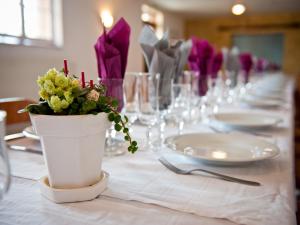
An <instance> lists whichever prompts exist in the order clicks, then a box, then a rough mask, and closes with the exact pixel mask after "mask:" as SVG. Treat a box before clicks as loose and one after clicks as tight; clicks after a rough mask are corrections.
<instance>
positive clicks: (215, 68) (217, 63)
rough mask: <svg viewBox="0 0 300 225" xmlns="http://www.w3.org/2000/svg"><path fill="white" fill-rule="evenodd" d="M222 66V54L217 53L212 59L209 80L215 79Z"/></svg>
mask: <svg viewBox="0 0 300 225" xmlns="http://www.w3.org/2000/svg"><path fill="white" fill-rule="evenodd" d="M222 64H223V54H222V52H218V53H217V54H215V55H214V57H213V62H212V68H211V78H212V79H216V78H217V76H218V72H219V70H220V69H221V67H222Z"/></svg>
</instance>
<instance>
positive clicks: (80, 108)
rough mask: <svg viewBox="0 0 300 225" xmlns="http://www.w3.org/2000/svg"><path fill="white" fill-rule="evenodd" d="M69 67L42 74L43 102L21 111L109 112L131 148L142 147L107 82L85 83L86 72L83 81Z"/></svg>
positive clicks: (61, 113) (65, 113) (131, 150)
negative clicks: (106, 84)
mask: <svg viewBox="0 0 300 225" xmlns="http://www.w3.org/2000/svg"><path fill="white" fill-rule="evenodd" d="M67 71H68V70H67V69H66V65H65V69H63V70H61V71H58V70H56V69H55V68H53V69H50V70H49V71H48V72H47V73H46V74H44V75H43V76H40V77H39V78H38V80H37V84H38V86H39V88H40V90H39V96H40V102H39V103H38V104H30V105H28V106H27V107H26V108H25V109H23V110H21V112H30V113H33V114H44V115H85V114H94V115H96V114H98V113H101V112H104V113H107V114H108V120H109V121H111V122H114V128H115V130H116V131H119V132H123V133H124V139H125V140H126V141H128V143H129V147H128V151H129V152H131V153H134V152H136V151H137V150H138V145H137V142H136V141H134V140H132V138H131V136H130V133H129V129H128V128H127V127H126V124H127V123H128V118H127V116H125V115H124V116H122V115H120V113H119V112H118V111H117V108H118V101H117V100H116V99H114V98H112V97H110V96H106V95H105V93H106V87H105V85H103V84H101V83H99V84H94V83H93V81H92V80H91V81H90V82H89V85H86V84H85V81H84V74H82V77H81V82H80V81H79V79H78V78H77V77H76V76H74V75H73V76H70V75H67V73H68V72H67Z"/></svg>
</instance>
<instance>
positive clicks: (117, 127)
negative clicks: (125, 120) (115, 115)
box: [115, 123, 122, 131]
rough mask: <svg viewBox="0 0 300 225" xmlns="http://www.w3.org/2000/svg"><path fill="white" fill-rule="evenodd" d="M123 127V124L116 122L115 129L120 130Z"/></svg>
mask: <svg viewBox="0 0 300 225" xmlns="http://www.w3.org/2000/svg"><path fill="white" fill-rule="evenodd" d="M121 129H122V126H121V125H120V124H118V123H116V124H115V130H116V131H120V130H121Z"/></svg>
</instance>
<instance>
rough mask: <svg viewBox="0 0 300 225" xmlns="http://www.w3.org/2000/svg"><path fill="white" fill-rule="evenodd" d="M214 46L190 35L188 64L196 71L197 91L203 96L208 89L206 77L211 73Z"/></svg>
mask: <svg viewBox="0 0 300 225" xmlns="http://www.w3.org/2000/svg"><path fill="white" fill-rule="evenodd" d="M213 55H214V48H213V47H212V46H211V45H210V44H209V42H208V41H206V40H200V39H197V38H196V37H192V49H191V51H190V55H189V59H188V64H189V67H190V69H191V70H193V71H196V72H198V74H199V79H198V88H199V89H198V92H199V95H200V96H204V95H205V94H206V92H207V90H208V85H207V78H208V74H210V73H211V69H212V68H211V67H212V62H213Z"/></svg>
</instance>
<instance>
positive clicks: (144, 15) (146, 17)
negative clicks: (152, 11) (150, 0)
mask: <svg viewBox="0 0 300 225" xmlns="http://www.w3.org/2000/svg"><path fill="white" fill-rule="evenodd" d="M141 19H142V21H144V22H149V21H150V15H149V13H143V14H142V16H141Z"/></svg>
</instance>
